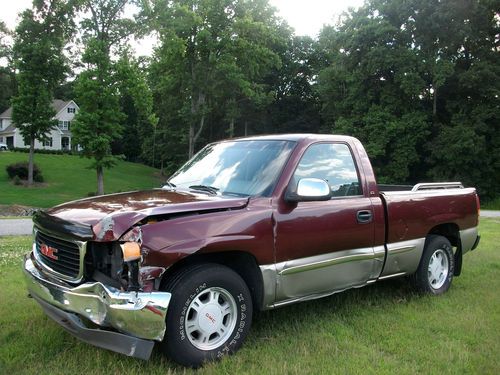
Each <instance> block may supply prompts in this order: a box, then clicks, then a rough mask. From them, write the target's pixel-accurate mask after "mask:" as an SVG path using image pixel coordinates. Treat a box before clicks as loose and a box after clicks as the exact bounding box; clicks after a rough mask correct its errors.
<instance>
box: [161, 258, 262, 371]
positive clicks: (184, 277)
mask: <svg viewBox="0 0 500 375" xmlns="http://www.w3.org/2000/svg"><path fill="white" fill-rule="evenodd" d="M164 289H165V290H166V291H168V292H170V293H172V299H171V301H170V305H169V308H168V312H167V324H166V325H167V332H166V335H165V339H164V341H163V343H162V348H163V350H164V351H165V352H166V354H167V355H168V356H169V357H170V358H171V359H173V360H174V361H176V362H177V363H179V364H181V365H184V366H189V367H199V366H201V365H202V364H203V363H204V362H207V361H212V360H217V359H220V358H222V357H223V356H224V355H227V354H231V353H234V352H235V351H237V350H238V349H239V348H240V347H241V345H242V343H243V340H244V339H245V337H246V335H247V334H248V331H249V330H250V325H251V321H252V298H251V295H250V292H249V290H248V287H247V285H246V284H245V282H244V281H243V279H242V278H241V277H240V276H239V275H238V274H237V273H236V272H234V271H233V270H232V269H230V268H228V267H225V266H222V265H218V264H200V265H196V266H191V267H189V268H186V269H183V270H181V271H180V272H179V273H177V274H176V275H173V276H172V278H171V279H170V280H169V282H167V284H166V285H165V288H164Z"/></svg>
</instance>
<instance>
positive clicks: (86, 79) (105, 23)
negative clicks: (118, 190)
mask: <svg viewBox="0 0 500 375" xmlns="http://www.w3.org/2000/svg"><path fill="white" fill-rule="evenodd" d="M127 3H128V1H127V0H87V1H85V2H84V9H85V10H87V11H88V12H89V13H90V16H89V18H86V19H85V20H84V21H82V25H81V26H82V28H83V30H84V43H85V52H84V53H83V56H82V62H83V63H84V64H85V65H86V70H85V71H83V72H82V73H81V74H80V76H79V77H78V81H77V83H76V87H75V93H76V96H77V101H78V103H79V106H80V111H79V112H78V114H77V115H76V117H75V121H74V123H73V128H72V133H73V142H74V143H77V144H79V145H80V146H81V147H82V155H83V156H86V157H88V158H91V159H93V164H92V167H93V168H95V169H96V172H97V192H98V194H104V177H103V173H104V172H103V170H104V168H110V167H112V166H113V165H115V164H116V161H117V156H115V155H113V154H112V152H111V144H112V142H113V141H115V140H117V139H119V138H120V137H121V135H122V125H121V123H122V121H123V120H124V119H125V117H126V116H125V115H124V114H123V112H122V111H121V108H120V93H119V90H118V86H117V66H116V65H117V64H116V63H115V62H114V61H113V60H112V59H111V52H112V49H113V48H120V47H121V45H122V43H123V41H124V40H125V39H126V38H127V37H128V36H129V35H130V34H131V33H133V31H134V25H135V24H134V22H133V21H132V20H130V19H124V18H121V15H122V13H123V12H124V8H125V5H126V4H127Z"/></svg>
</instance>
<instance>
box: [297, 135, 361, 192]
mask: <svg viewBox="0 0 500 375" xmlns="http://www.w3.org/2000/svg"><path fill="white" fill-rule="evenodd" d="M302 178H319V179H321V180H325V181H326V182H327V183H328V185H330V189H331V191H332V196H333V197H344V196H353V195H362V190H361V185H360V182H359V177H358V173H357V170H356V165H355V163H354V159H353V157H352V154H351V150H350V149H349V147H348V146H347V145H346V144H343V143H317V144H314V145H312V146H310V147H309V148H308V149H307V150H306V152H305V153H304V155H303V156H302V159H301V160H300V163H299V165H298V166H297V169H296V170H295V173H294V176H293V180H292V181H293V183H294V184H295V185H296V184H297V183H298V182H299V180H300V179H302Z"/></svg>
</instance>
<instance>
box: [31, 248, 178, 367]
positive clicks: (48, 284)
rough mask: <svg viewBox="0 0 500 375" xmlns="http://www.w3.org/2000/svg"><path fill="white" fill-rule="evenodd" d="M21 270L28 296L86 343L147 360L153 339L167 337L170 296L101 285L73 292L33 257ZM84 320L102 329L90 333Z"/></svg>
mask: <svg viewBox="0 0 500 375" xmlns="http://www.w3.org/2000/svg"><path fill="white" fill-rule="evenodd" d="M23 270H24V277H25V280H26V283H27V286H28V291H29V293H30V295H31V296H32V297H34V299H35V300H36V301H37V302H38V303H39V304H40V305H41V306H42V308H43V309H44V310H45V312H46V313H47V315H48V316H49V317H51V318H52V319H54V320H55V321H56V322H57V323H59V324H61V326H63V328H65V329H66V330H68V331H69V332H70V333H71V334H73V335H74V336H76V337H78V338H80V339H81V340H83V341H86V342H88V343H90V344H93V345H95V346H99V347H102V348H105V349H109V350H113V351H116V352H119V353H122V354H126V355H129V356H134V357H138V358H142V359H148V358H149V355H150V354H151V350H152V349H153V346H154V341H152V340H157V341H160V340H162V339H163V336H164V335H165V329H166V327H165V318H166V314H167V309H168V305H169V303H170V297H171V294H170V293H165V292H152V293H143V292H123V291H120V290H118V289H115V288H113V287H109V286H106V285H104V284H102V283H100V282H92V283H85V284H81V285H79V286H76V287H72V286H71V285H69V284H66V283H64V282H61V281H59V280H57V279H54V278H53V277H52V276H50V275H48V274H46V273H45V272H44V271H43V270H42V269H41V268H39V267H37V265H36V261H35V260H34V259H33V258H32V255H31V254H28V255H26V257H25V259H24V266H23ZM85 320H89V321H90V322H92V323H94V324H96V325H98V326H99V328H97V329H96V328H95V327H91V328H88V327H87V324H86V323H85ZM117 331H118V332H117Z"/></svg>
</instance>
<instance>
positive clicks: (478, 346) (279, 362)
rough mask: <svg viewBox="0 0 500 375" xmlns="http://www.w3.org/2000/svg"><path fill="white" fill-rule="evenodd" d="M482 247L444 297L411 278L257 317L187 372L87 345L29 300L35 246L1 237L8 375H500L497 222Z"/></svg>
mask: <svg viewBox="0 0 500 375" xmlns="http://www.w3.org/2000/svg"><path fill="white" fill-rule="evenodd" d="M480 231H481V235H482V239H481V244H480V245H479V248H478V249H477V250H475V251H473V252H472V253H469V254H467V255H466V256H465V259H464V268H463V273H462V275H461V276H460V277H458V278H455V279H454V281H453V285H452V287H451V289H450V291H449V292H448V293H446V294H445V295H443V296H440V297H430V296H422V295H419V294H416V293H414V292H413V291H412V289H411V288H410V287H409V286H408V283H407V281H406V280H405V279H399V280H392V281H389V280H387V281H384V282H379V283H376V284H374V285H371V286H368V287H365V288H361V289H356V290H350V291H347V292H344V293H340V294H337V295H334V296H332V297H328V298H325V299H322V300H317V301H310V302H305V303H301V304H297V305H292V306H288V307H284V308H281V309H278V310H274V311H266V312H263V313H260V314H258V316H256V317H255V319H254V324H253V327H252V330H251V332H250V335H249V337H248V339H247V341H246V344H245V345H244V346H243V348H242V349H241V350H240V351H239V352H238V353H237V354H236V355H235V356H232V357H228V358H226V359H224V360H223V361H222V362H220V363H215V364H209V365H207V366H206V367H204V368H203V369H201V370H199V371H192V370H186V369H183V368H181V367H179V366H176V365H175V364H173V363H172V362H170V361H169V360H167V359H165V358H164V357H163V356H162V355H161V354H160V353H159V352H158V351H157V350H155V352H154V354H153V356H152V358H151V359H150V361H148V362H144V361H141V360H136V359H133V358H128V357H125V356H122V355H119V354H115V353H112V352H109V351H106V350H102V349H97V348H94V347H92V346H90V345H87V344H84V343H81V342H80V341H78V340H77V339H75V338H73V337H72V336H71V335H69V334H68V333H66V332H65V331H64V330H63V329H62V328H60V327H59V326H58V325H57V324H55V323H53V322H52V321H51V320H50V319H49V318H47V317H46V316H45V315H44V314H43V313H42V310H41V308H40V307H39V306H38V305H37V304H36V302H34V301H33V300H32V299H29V298H27V297H26V289H25V286H24V283H23V279H22V275H21V270H20V263H21V255H22V254H23V253H24V252H26V250H27V249H28V248H29V247H30V241H31V240H30V238H29V237H4V238H0V290H1V291H2V293H1V297H0V301H1V302H0V373H2V374H70V373H76V374H191V373H193V374H194V373H199V374H221V373H222V374H240V373H248V374H394V373H398V374H416V373H426V374H498V371H499V370H498V369H499V367H500V354H499V353H500V294H499V290H500V252H499V251H498V243H500V220H496V219H482V220H481V226H480Z"/></svg>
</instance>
